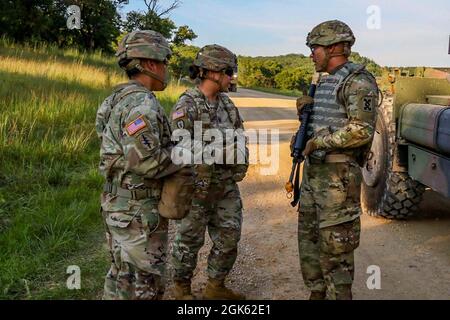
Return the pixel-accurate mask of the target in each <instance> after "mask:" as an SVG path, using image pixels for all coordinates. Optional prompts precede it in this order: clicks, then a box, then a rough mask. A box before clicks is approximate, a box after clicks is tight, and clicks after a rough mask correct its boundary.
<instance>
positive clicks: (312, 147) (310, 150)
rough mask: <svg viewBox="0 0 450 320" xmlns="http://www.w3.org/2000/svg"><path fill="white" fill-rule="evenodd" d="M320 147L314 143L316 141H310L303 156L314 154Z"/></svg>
mask: <svg viewBox="0 0 450 320" xmlns="http://www.w3.org/2000/svg"><path fill="white" fill-rule="evenodd" d="M317 149H318V147H317V145H316V144H315V143H314V139H311V140H308V142H307V143H306V146H305V149H304V150H303V155H304V156H305V157H306V156H309V155H310V154H311V153H313V151H314V150H317Z"/></svg>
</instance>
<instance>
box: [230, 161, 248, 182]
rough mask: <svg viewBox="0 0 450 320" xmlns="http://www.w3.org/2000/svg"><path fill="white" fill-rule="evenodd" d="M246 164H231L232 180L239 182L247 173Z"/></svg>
mask: <svg viewBox="0 0 450 320" xmlns="http://www.w3.org/2000/svg"><path fill="white" fill-rule="evenodd" d="M247 169H248V165H247V164H238V165H235V166H233V168H232V172H233V180H234V181H235V182H240V181H242V180H244V178H245V175H246V173H247Z"/></svg>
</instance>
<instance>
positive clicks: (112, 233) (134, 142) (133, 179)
mask: <svg viewBox="0 0 450 320" xmlns="http://www.w3.org/2000/svg"><path fill="white" fill-rule="evenodd" d="M146 32H147V33H148V32H149V31H144V32H143V33H146ZM141 33H142V32H141ZM150 35H154V34H153V33H150ZM144 36H145V34H144ZM130 55H131V54H130ZM96 130H97V134H98V136H99V138H100V140H101V149H100V158H101V160H100V171H101V173H102V174H103V176H104V177H105V179H106V184H105V188H104V192H103V193H102V196H101V207H102V214H103V218H104V221H105V226H106V237H107V241H108V245H109V249H110V253H111V259H112V264H111V268H110V270H109V272H108V274H107V276H106V279H105V287H104V296H103V298H104V299H160V298H161V297H162V295H163V293H164V271H165V263H166V248H167V230H168V222H167V220H166V219H164V218H163V217H161V216H160V215H159V212H158V209H157V208H158V207H157V205H158V201H159V199H160V195H161V189H162V180H161V179H160V177H161V176H164V175H165V174H168V173H170V172H169V171H173V167H174V166H173V164H172V162H171V159H170V150H171V147H172V144H171V140H170V136H171V130H170V126H169V122H168V120H167V117H166V116H165V114H164V111H163V109H162V107H161V105H160V104H159V102H158V100H157V99H156V97H155V96H154V94H153V93H152V92H151V91H150V90H148V89H147V88H145V87H144V86H142V85H141V84H140V83H139V82H137V81H130V82H128V83H126V84H123V85H119V86H118V87H116V88H115V89H114V92H113V93H112V95H111V96H109V97H108V98H106V99H105V101H104V102H103V103H102V104H101V106H100V107H99V110H98V112H97V119H96Z"/></svg>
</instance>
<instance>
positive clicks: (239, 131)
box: [232, 108, 250, 181]
mask: <svg viewBox="0 0 450 320" xmlns="http://www.w3.org/2000/svg"><path fill="white" fill-rule="evenodd" d="M236 116H237V118H238V121H237V124H238V125H237V127H236V143H235V144H236V146H235V149H236V150H235V151H236V164H235V165H234V166H233V168H232V171H233V173H234V179H235V180H236V181H242V180H243V179H244V177H245V175H246V173H247V170H248V166H249V158H250V154H249V150H248V137H247V136H245V131H244V130H245V129H244V120H243V119H242V117H241V115H240V114H239V110H238V109H237V108H236Z"/></svg>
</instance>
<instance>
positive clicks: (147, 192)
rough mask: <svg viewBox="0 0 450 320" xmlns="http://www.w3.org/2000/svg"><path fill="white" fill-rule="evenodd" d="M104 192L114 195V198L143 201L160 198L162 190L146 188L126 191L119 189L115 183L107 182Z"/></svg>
mask: <svg viewBox="0 0 450 320" xmlns="http://www.w3.org/2000/svg"><path fill="white" fill-rule="evenodd" d="M103 191H104V192H107V193H110V194H112V195H113V196H116V195H117V196H119V197H123V198H128V199H131V200H142V199H148V198H160V197H161V188H160V187H157V188H148V187H146V186H143V187H140V188H136V189H125V188H122V187H119V186H118V185H117V184H115V183H111V182H106V183H105V185H104V187H103Z"/></svg>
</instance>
